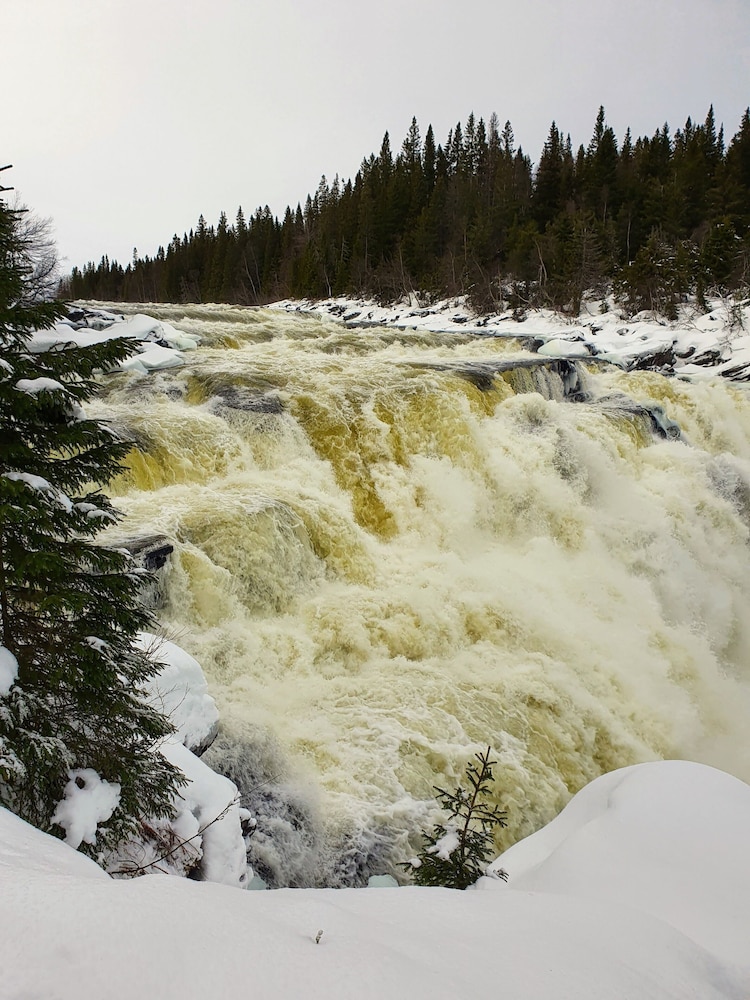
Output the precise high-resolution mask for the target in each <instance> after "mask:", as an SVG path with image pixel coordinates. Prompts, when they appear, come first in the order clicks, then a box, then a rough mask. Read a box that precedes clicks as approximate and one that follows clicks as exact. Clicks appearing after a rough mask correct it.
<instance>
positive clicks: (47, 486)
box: [0, 200, 184, 853]
mask: <svg viewBox="0 0 750 1000" xmlns="http://www.w3.org/2000/svg"><path fill="white" fill-rule="evenodd" d="M19 220H20V214H19V213H18V212H16V211H13V210H11V209H9V208H8V207H7V206H6V205H5V204H4V203H3V202H2V201H1V200H0V646H2V649H0V655H1V656H2V664H0V665H2V666H3V667H4V672H3V673H2V674H0V804H2V805H4V806H6V807H7V808H9V809H10V810H11V811H13V812H15V813H17V814H18V815H19V816H21V817H22V818H23V819H25V820H27V821H29V822H30V823H32V824H34V825H35V826H37V827H40V828H41V829H43V830H47V831H48V832H51V833H56V834H58V835H60V834H61V831H60V830H59V828H57V827H54V826H53V824H52V822H51V817H52V815H53V812H54V810H55V806H56V804H57V803H58V802H59V801H60V800H61V799H62V797H63V789H64V787H65V785H66V783H67V781H68V778H69V774H68V772H69V771H71V770H73V769H77V768H93V769H94V770H95V771H96V772H97V773H98V774H99V776H100V777H101V778H103V779H105V780H106V781H109V782H112V783H118V784H119V785H120V789H121V791H120V800H119V805H118V806H117V807H116V809H115V811H114V813H113V814H112V817H111V819H110V820H109V821H108V823H107V824H106V826H105V827H104V828H103V829H102V828H100V831H99V832H100V834H101V836H99V837H98V839H97V845H96V847H97V849H101V848H102V847H108V846H114V844H115V843H117V841H118V840H120V839H121V838H122V837H124V836H125V835H126V834H127V833H128V832H129V831H131V830H133V829H134V828H135V826H136V823H137V819H138V818H139V817H144V818H146V817H159V816H166V815H169V814H170V812H171V809H172V806H171V802H172V796H173V794H174V791H175V789H176V788H177V787H178V785H179V784H181V783H182V782H183V780H184V779H182V776H181V775H179V772H177V771H175V769H174V768H173V767H172V766H171V765H170V764H168V763H167V761H166V760H165V759H164V758H163V757H162V755H161V754H159V753H158V752H155V745H156V744H157V742H158V741H159V740H161V739H163V738H164V737H165V736H167V735H168V734H169V733H170V732H171V726H170V724H169V722H168V721H167V720H166V719H164V718H163V717H162V716H161V715H159V714H158V713H157V712H156V711H155V710H154V709H152V708H150V707H148V706H147V705H146V704H144V702H143V700H142V699H141V696H140V692H141V688H142V685H143V683H144V681H146V679H147V678H149V677H151V676H152V675H153V674H154V673H155V672H156V671H157V670H158V666H157V665H155V664H154V663H153V661H152V660H151V659H150V658H149V657H148V656H147V655H146V654H145V653H143V652H141V651H140V649H139V648H138V647H137V645H136V643H135V636H136V633H137V632H138V631H139V630H142V629H145V628H148V627H149V625H150V624H151V617H150V614H149V613H148V612H147V611H146V610H145V609H144V607H143V606H142V605H141V603H140V601H139V598H138V592H139V586H140V584H141V583H142V577H141V576H140V573H139V571H138V569H137V568H136V567H135V566H134V565H133V563H132V562H131V560H130V557H129V556H128V554H127V553H125V552H124V551H121V550H116V549H111V548H106V547H104V546H102V545H98V544H96V543H95V541H94V539H95V536H96V535H97V534H98V533H99V531H100V530H101V528H102V527H103V526H104V525H105V524H107V523H110V522H111V521H114V520H117V518H118V517H119V515H118V513H117V512H116V511H115V510H114V509H113V507H112V504H111V503H110V501H109V499H108V498H107V497H106V496H105V495H104V494H103V493H102V492H101V487H102V486H103V485H104V484H105V483H106V482H107V481H108V480H109V479H110V478H111V477H112V476H113V475H114V473H116V472H117V470H118V468H119V466H120V462H121V460H122V458H123V457H124V455H125V453H126V452H127V450H128V447H129V445H128V443H127V442H124V441H121V440H118V438H117V437H116V436H115V435H114V434H113V433H112V431H111V430H110V429H109V428H108V427H107V426H106V425H105V424H103V423H101V422H99V421H96V420H91V419H88V418H87V417H86V415H85V413H84V410H83V408H82V404H84V403H86V401H87V400H89V399H90V398H91V397H92V395H93V394H94V392H95V389H96V381H95V379H96V375H97V373H98V372H99V371H101V370H104V371H106V370H108V369H110V368H112V367H113V366H114V365H116V364H117V362H119V361H121V360H123V359H124V358H126V357H127V356H128V355H129V354H130V353H131V352H132V344H131V343H130V342H127V341H124V340H122V339H119V340H106V339H104V340H101V341H100V342H99V343H94V344H93V345H92V346H86V347H81V346H75V345H74V344H73V343H66V344H63V345H60V344H57V345H56V346H47V347H45V346H44V342H43V341H40V338H39V337H36V338H35V337H32V331H34V330H44V329H47V328H49V327H51V326H52V325H53V323H54V322H55V320H57V319H59V318H60V317H61V315H62V313H63V310H62V308H61V306H60V305H58V304H56V303H53V302H35V301H33V300H30V299H29V296H28V294H27V293H28V280H27V279H28V275H29V274H30V273H32V271H31V270H30V269H31V268H32V265H33V247H30V246H28V245H26V243H25V241H24V238H23V227H22V226H21V224H20V222H19ZM51 340H52V338H49V341H51ZM92 853H93V849H92Z"/></svg>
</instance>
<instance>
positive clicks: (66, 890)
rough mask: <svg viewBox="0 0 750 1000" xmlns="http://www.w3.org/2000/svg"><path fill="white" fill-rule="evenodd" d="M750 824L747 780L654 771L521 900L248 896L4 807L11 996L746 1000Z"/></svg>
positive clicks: (515, 864) (585, 824) (681, 769)
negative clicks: (125, 864)
mask: <svg viewBox="0 0 750 1000" xmlns="http://www.w3.org/2000/svg"><path fill="white" fill-rule="evenodd" d="M749 818H750V788H748V786H747V785H745V784H743V783H742V782H740V781H738V780H736V779H734V778H730V777H729V776H727V775H725V774H723V773H721V772H718V771H715V770H713V769H711V768H707V767H704V766H701V765H697V764H687V763H673V762H671V763H657V764H646V765H639V766H638V767H635V768H628V769H625V770H623V771H618V772H614V773H613V774H610V775H606V776H605V777H603V778H600V779H599V780H598V781H596V782H594V783H593V784H591V785H590V786H589V787H588V788H586V789H585V790H584V791H583V792H581V793H580V794H579V795H578V796H576V798H575V799H574V800H573V802H572V803H571V805H570V806H569V807H568V809H566V810H565V812H564V813H563V814H562V815H561V816H560V817H559V818H558V820H556V821H555V822H554V823H552V824H550V826H549V827H547V828H546V829H544V830H542V831H540V832H539V833H537V834H535V835H534V836H532V837H530V838H529V839H528V840H526V841H524V842H522V843H521V844H518V845H516V846H515V847H514V848H512V849H511V850H510V851H508V852H506V854H505V855H504V856H503V858H502V864H503V866H504V867H505V868H506V869H507V870H508V871H509V872H510V874H511V881H510V882H509V884H508V885H507V886H505V885H502V884H500V883H497V882H494V881H490V880H486V881H483V882H482V883H481V884H480V887H479V889H480V890H481V889H483V888H484V887H485V886H487V885H489V886H491V889H490V890H489V891H472V890H470V891H468V892H458V891H453V890H447V889H417V888H409V889H400V890H395V891H393V890H383V889H343V890H313V889H307V890H288V889H283V890H277V891H273V892H264V893H252V894H248V893H238V892H233V891H230V890H228V889H226V888H224V887H222V886H217V885H211V884H196V883H194V882H191V881H188V880H185V879H176V878H169V877H163V876H148V877H145V878H141V879H135V880H131V881H110V880H108V879H107V877H106V876H105V875H104V874H103V873H102V872H101V871H100V870H99V869H98V868H96V866H95V865H93V863H91V862H89V861H87V860H86V859H85V858H83V857H81V856H79V855H77V854H75V853H74V852H73V851H71V850H70V849H69V848H67V847H66V846H65V845H64V844H61V843H60V842H59V841H55V840H53V839H52V838H50V837H46V836H45V835H44V834H42V833H39V832H38V831H36V830H33V829H32V828H31V827H28V826H26V825H25V824H23V823H22V822H21V821H20V820H18V819H17V818H16V817H14V816H11V815H10V814H8V813H7V812H5V811H2V810H0V884H2V906H0V968H2V970H3V973H2V993H3V996H4V997H9V998H20V997H22V996H23V997H24V998H36V997H38V998H42V997H50V996H54V997H56V998H59V1000H89V998H90V1000H100V998H101V997H104V996H106V997H108V998H110V1000H126V998H128V1000H129V998H130V997H132V996H138V995H147V996H155V997H159V998H160V1000H173V998H174V1000H178V998H179V1000H191V998H196V1000H197V998H201V1000H202V998H204V997H206V996H234V995H238V996H240V995H244V994H247V993H249V994H251V995H252V996H253V997H256V998H269V1000H270V998H279V997H290V998H291V997H302V996H304V997H307V998H311V1000H316V998H321V1000H322V998H325V1000H351V998H352V997H356V998H376V997H377V998H380V997H382V998H388V1000H392V998H401V997H409V998H410V1000H420V998H425V1000H427V998H430V1000H443V998H445V1000H455V998H456V997H473V996H476V997H479V996H497V995H502V996H508V997H524V998H533V1000H560V998H575V1000H604V998H611V1000H687V998H695V1000H718V998H725V1000H730V998H732V1000H740V998H744V997H746V996H747V995H748V991H749V990H750V953H748V949H747V948H746V947H745V948H744V949H743V947H742V942H743V941H744V942H745V943H746V942H747V941H748V940H750V911H749V909H748V898H749V897H748V893H747V882H746V880H747V878H748V866H747V864H746V861H745V860H744V859H743V857H742V856H741V855H740V854H739V847H740V838H741V837H742V835H743V832H744V831H746V830H747V828H748V827H747V822H748V819H749ZM738 861H739V862H741V863H740V865H739V867H738Z"/></svg>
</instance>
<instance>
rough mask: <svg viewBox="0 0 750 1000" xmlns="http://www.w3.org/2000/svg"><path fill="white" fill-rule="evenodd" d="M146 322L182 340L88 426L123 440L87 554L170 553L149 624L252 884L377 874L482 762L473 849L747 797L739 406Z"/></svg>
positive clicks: (652, 387) (408, 355)
mask: <svg viewBox="0 0 750 1000" xmlns="http://www.w3.org/2000/svg"><path fill="white" fill-rule="evenodd" d="M139 308H141V309H143V308H144V307H139ZM146 308H147V309H148V311H150V312H151V313H152V314H154V315H157V316H159V318H164V319H166V320H168V321H169V322H170V323H173V324H174V325H176V326H178V327H179V328H181V329H183V330H185V331H186V332H189V333H196V334H198V335H200V337H201V338H202V345H201V347H200V348H199V349H198V350H197V351H195V352H191V353H190V354H189V355H186V360H187V363H186V365H185V366H184V367H183V368H179V369H170V370H168V371H162V372H157V373H153V374H151V375H148V376H142V375H137V374H134V373H124V374H121V375H116V376H110V377H108V379H107V381H106V383H105V384H104V386H103V391H102V395H101V398H100V399H99V400H98V401H97V402H96V404H95V407H94V412H95V415H96V416H98V417H101V418H104V419H107V420H108V421H110V422H111V423H112V424H113V426H114V427H115V428H116V429H118V430H120V431H121V432H123V433H126V434H128V435H129V436H130V437H131V438H132V440H133V441H134V446H133V449H132V451H131V453H130V455H129V457H128V461H127V467H126V468H125V470H124V471H123V473H122V475H121V476H119V477H118V479H117V480H116V481H115V482H114V483H113V484H112V487H111V491H112V494H113V496H114V499H115V502H116V504H117V505H118V507H119V508H120V509H121V510H122V511H123V512H124V513H125V515H126V516H125V520H124V521H123V523H122V524H120V525H119V526H118V527H117V528H114V529H110V531H109V534H108V536H107V539H106V540H107V541H112V542H119V541H122V540H124V539H128V538H131V539H132V538H133V537H137V536H165V537H166V538H167V539H168V540H169V542H170V544H171V545H172V546H173V552H172V553H171V555H170V556H169V559H168V561H167V564H166V566H165V567H164V569H163V570H161V574H162V576H161V579H160V584H159V595H160V601H161V605H162V606H161V607H160V609H159V615H160V618H161V621H162V624H163V626H164V628H165V630H166V631H167V633H168V635H169V636H170V637H174V638H176V641H178V642H179V643H180V644H181V645H183V646H184V647H185V648H186V649H187V650H188V651H189V652H190V653H192V654H193V655H194V656H195V657H196V658H197V659H198V660H199V661H200V663H201V664H202V666H203V668H204V670H205V672H206V675H207V677H208V680H209V684H210V688H211V693H212V694H213V696H214V697H215V698H216V700H217V703H218V705H219V709H220V712H221V717H222V734H221V736H220V738H219V740H218V741H217V743H216V744H215V746H214V747H213V748H212V749H211V750H210V751H209V758H207V759H210V763H211V765H212V766H214V767H215V768H217V769H223V770H224V771H225V772H226V773H228V774H229V775H230V776H231V777H232V778H233V779H234V780H235V781H237V782H238V784H239V786H240V788H241V790H242V792H243V796H244V798H245V804H246V805H248V806H249V807H250V808H251V809H253V810H254V811H255V812H256V814H257V815H258V817H259V828H258V833H257V834H256V842H255V846H254V848H253V849H254V851H255V854H254V855H253V863H254V864H255V865H256V867H257V868H258V870H259V871H260V873H261V874H262V875H263V876H264V877H265V878H266V879H267V881H269V882H270V883H271V884H291V885H311V884H328V885H340V884H359V883H361V882H362V881H363V880H366V878H367V876H368V875H369V874H371V873H372V872H375V871H378V872H382V871H395V870H396V869H395V865H396V864H397V862H398V861H399V860H403V859H405V858H406V857H409V856H410V852H411V853H413V849H414V845H415V844H416V843H417V840H418V837H417V834H418V831H419V829H420V827H421V826H422V825H423V824H424V823H425V822H426V820H427V818H428V817H429V816H430V810H431V809H432V806H433V796H432V786H433V785H435V784H437V785H442V786H448V787H452V786H453V785H454V784H455V782H456V780H457V779H458V778H459V777H460V775H461V774H462V772H463V768H464V765H465V763H466V761H467V759H468V758H470V757H471V756H472V754H473V753H474V752H475V751H476V750H477V749H481V748H483V747H486V746H487V745H491V746H492V748H493V751H494V754H495V756H496V758H497V760H498V762H499V765H498V767H497V768H496V774H497V782H496V792H495V794H496V799H497V802H498V803H499V804H501V806H502V807H503V808H504V809H507V811H508V818H509V827H508V829H507V830H504V831H501V835H500V836H501V839H499V841H498V847H505V846H508V845H509V844H510V843H512V842H513V841H515V840H517V839H519V838H520V837H523V836H525V835H527V834H529V833H531V832H532V831H533V830H535V829H537V828H538V827H539V826H541V825H542V824H543V823H545V822H547V821H549V820H550V819H551V818H552V817H553V816H554V815H555V814H556V813H557V812H558V811H559V810H560V809H561V808H562V806H563V805H564V804H565V803H566V802H567V800H568V799H569V798H570V796H571V794H572V793H574V792H575V791H577V790H578V789H579V788H581V787H582V786H583V785H584V784H585V783H587V782H588V781H590V780H592V779H593V778H595V777H596V776H598V775H599V774H601V773H603V772H606V771H610V770H613V769H615V768H618V767H622V766H624V765H628V764H632V763H635V762H638V761H644V760H651V759H656V758H670V757H680V758H688V759H693V760H698V761H702V762H705V763H709V764H713V765H716V766H718V767H721V768H724V769H725V770H727V771H730V772H732V773H734V774H737V775H738V776H740V777H742V778H744V779H745V780H748V779H750V749H749V748H748V742H747V736H746V732H747V719H748V718H749V717H750V715H749V712H750V616H748V615H747V607H748V597H750V560H749V559H748V533H749V529H750V520H749V518H750V397H748V395H747V394H746V393H745V391H744V390H743V389H742V388H741V387H737V386H736V385H732V386H728V385H725V384H718V383H706V382H703V383H700V384H692V383H690V382H687V381H680V380H678V379H674V378H672V379H667V378H665V377H663V376H661V375H658V374H655V373H651V372H633V373H625V372H622V371H620V370H617V369H614V368H608V367H606V366H604V365H597V364H595V363H594V362H591V363H583V362H572V361H565V362H558V361H554V360H551V359H547V358H544V359H542V358H540V357H539V356H537V355H533V354H530V353H528V352H527V351H525V350H524V349H523V346H522V344H521V343H520V342H519V341H514V340H509V339H502V338H494V337H487V336H479V335H468V334H466V335H457V334H450V335H441V334H433V333H425V332H410V331H404V330H392V329H382V328H372V329H366V330H352V329H347V328H345V327H344V326H342V325H340V324H338V323H336V322H334V321H332V320H321V319H318V318H316V317H314V316H304V315H295V314H285V313H280V312H277V311H274V310H250V309H240V308H231V307H219V306H190V307H183V306H167V307H162V306H159V307H152V306H148V307H146ZM527 325H529V326H530V325H531V324H530V322H529V323H528V324H527Z"/></svg>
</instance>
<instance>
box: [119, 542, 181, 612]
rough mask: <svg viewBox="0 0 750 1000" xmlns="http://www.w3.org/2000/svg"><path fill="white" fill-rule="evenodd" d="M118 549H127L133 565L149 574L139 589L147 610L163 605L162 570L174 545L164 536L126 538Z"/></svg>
mask: <svg viewBox="0 0 750 1000" xmlns="http://www.w3.org/2000/svg"><path fill="white" fill-rule="evenodd" d="M119 548H123V549H127V551H128V552H129V553H130V554H131V556H132V557H133V559H134V561H135V563H136V564H137V565H138V566H140V567H142V568H143V569H145V570H148V572H149V573H150V574H151V577H150V578H149V579H148V580H147V581H146V582H145V583H144V585H143V587H142V588H141V601H142V602H143V604H145V605H146V607H147V608H152V609H154V610H156V609H157V608H161V607H163V605H164V583H165V581H164V579H163V570H164V568H165V566H166V565H167V562H168V560H169V557H170V555H171V554H172V553H173V552H174V544H173V543H172V541H171V539H169V538H168V537H167V536H166V535H146V536H142V537H139V538H126V539H125V540H124V541H122V542H120V543H119Z"/></svg>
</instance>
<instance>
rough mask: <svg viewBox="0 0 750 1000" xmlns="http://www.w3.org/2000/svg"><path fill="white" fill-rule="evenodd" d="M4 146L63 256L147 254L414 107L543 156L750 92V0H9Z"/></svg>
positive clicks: (295, 189) (291, 192)
mask: <svg viewBox="0 0 750 1000" xmlns="http://www.w3.org/2000/svg"><path fill="white" fill-rule="evenodd" d="M0 40H1V41H2V55H1V56H0V81H1V82H2V94H3V105H2V119H3V125H2V139H3V143H2V145H3V148H2V150H0V160H2V163H13V164H14V167H15V169H14V170H13V171H10V172H7V173H5V174H4V175H3V181H4V182H5V183H7V182H8V181H7V178H8V177H11V178H12V179H11V181H10V183H13V184H15V186H16V188H17V189H18V191H19V192H20V193H21V195H22V196H23V199H24V201H25V202H26V203H27V204H29V205H30V206H32V207H33V208H34V209H36V210H37V212H38V213H39V214H41V215H45V216H50V217H52V219H53V222H54V225H55V229H56V233H57V238H58V242H59V247H60V252H61V254H62V255H63V256H64V257H65V258H67V261H66V268H67V269H68V270H69V269H70V267H71V266H72V265H73V264H78V265H82V264H83V263H85V261H87V260H90V259H93V260H98V259H99V258H100V257H101V256H102V254H105V253H106V254H108V255H109V256H110V257H116V258H117V259H118V260H120V261H121V262H123V263H126V262H127V261H129V260H130V258H131V255H132V251H133V247H137V248H138V250H139V252H140V253H141V254H153V253H154V252H155V251H156V249H157V247H158V245H159V244H164V245H166V244H167V243H168V242H169V240H170V239H171V237H172V235H173V233H175V232H177V233H178V234H180V235H182V233H183V232H184V231H185V230H188V229H190V227H191V226H194V225H195V221H196V219H197V218H198V215H199V214H200V213H203V214H204V216H205V217H206V220H207V221H208V222H209V223H215V222H216V220H217V218H218V215H219V212H220V211H221V210H222V209H224V210H225V211H226V212H227V215H228V216H229V218H230V220H232V219H233V218H234V216H235V213H236V211H237V206H238V205H242V207H243V209H244V211H245V214H246V215H249V214H250V213H252V212H253V211H254V210H255V209H256V208H257V207H258V206H259V205H265V204H268V205H269V206H270V208H271V210H272V211H273V212H274V214H277V215H279V214H282V213H283V211H284V209H285V207H286V205H287V204H292V206H294V205H296V203H297V202H298V201H302V202H303V201H304V198H305V196H306V195H307V193H308V192H312V191H314V190H315V188H316V187H317V184H318V181H319V179H320V176H321V174H326V176H327V177H328V179H329V180H331V179H332V178H333V176H334V175H335V174H336V173H338V174H339V175H340V176H341V177H343V178H347V177H353V176H354V174H355V173H356V171H357V168H358V166H359V164H360V162H361V161H362V159H363V157H365V156H366V155H369V153H371V152H377V151H378V149H379V148H380V143H381V140H382V137H383V133H384V132H385V131H386V129H387V130H388V131H389V132H390V135H391V144H392V147H393V149H394V151H395V150H398V149H399V148H400V145H401V142H402V140H403V137H404V135H405V134H406V131H407V128H408V126H409V123H410V121H411V117H412V115H416V117H417V120H418V122H419V125H420V128H421V131H422V135H423V136H424V133H425V132H426V129H427V125H428V124H429V123H430V122H431V123H432V125H433V128H434V130H435V138H436V141H438V142H443V141H444V140H445V138H446V136H447V133H448V130H449V129H450V128H451V127H452V126H453V125H455V123H456V121H458V120H461V122H462V123H463V122H465V121H466V118H467V116H468V114H469V112H470V111H474V113H475V115H476V116H477V117H480V116H481V117H483V118H484V119H485V121H486V120H487V119H488V118H489V116H490V114H491V113H492V112H493V111H496V112H497V114H498V116H499V118H500V122H501V124H502V123H503V122H504V121H505V120H506V119H510V121H511V123H512V125H513V128H514V131H515V134H516V140H517V142H518V143H519V144H520V145H522V146H523V148H524V151H525V152H527V153H529V154H530V155H531V157H532V160H534V161H535V162H536V161H537V160H538V158H539V152H540V150H541V146H542V144H543V142H544V139H545V137H546V134H547V132H548V130H549V125H550V122H551V121H552V120H553V119H555V121H556V122H557V124H558V126H559V128H560V129H561V131H563V132H564V133H566V132H570V134H571V138H572V140H573V145H574V147H577V146H578V144H579V143H587V142H588V140H589V139H590V137H591V133H592V130H593V125H594V120H595V118H596V113H597V110H598V107H599V105H600V104H603V105H604V107H605V110H606V115H607V121H608V122H609V124H610V125H612V127H613V128H614V129H615V132H616V133H617V136H618V139H619V138H621V137H622V135H623V133H624V131H625V129H626V127H627V126H628V125H630V126H631V128H632V130H633V134H634V135H635V136H637V135H643V134H648V135H652V134H653V133H654V131H655V130H656V129H657V128H658V127H660V126H661V125H662V124H663V123H664V121H668V122H669V124H670V127H671V128H672V130H673V131H674V129H676V128H678V127H680V126H682V125H683V124H684V121H685V119H686V118H687V116H688V115H691V116H692V117H693V118H694V119H697V120H699V121H703V120H704V118H705V115H706V111H707V109H708V106H709V105H710V104H711V103H713V105H714V108H715V113H716V117H717V121H718V122H724V125H725V132H726V136H727V140H729V139H730V138H731V136H732V135H734V133H735V132H736V131H737V127H738V125H739V121H740V118H741V116H742V113H743V111H744V109H745V108H746V106H747V105H748V104H750V0H512V2H511V0H462V2H449V0H380V2H379V3H374V2H373V3H369V2H365V0H348V2H346V0H7V2H6V3H5V4H4V5H3V8H2V11H0Z"/></svg>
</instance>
